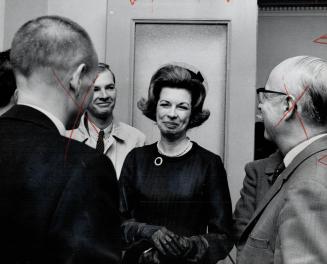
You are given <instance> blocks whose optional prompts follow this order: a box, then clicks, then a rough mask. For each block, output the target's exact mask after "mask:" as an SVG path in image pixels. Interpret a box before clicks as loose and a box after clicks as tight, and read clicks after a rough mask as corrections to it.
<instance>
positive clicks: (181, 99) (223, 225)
mask: <svg viewBox="0 0 327 264" xmlns="http://www.w3.org/2000/svg"><path fill="white" fill-rule="evenodd" d="M202 83H203V77H202V75H201V73H200V72H198V73H197V74H195V73H194V72H193V71H191V70H189V69H186V68H184V67H180V66H177V65H167V66H164V67H162V68H160V69H159V70H158V71H157V72H156V73H155V74H154V75H153V76H152V79H151V82H150V87H149V93H148V100H147V101H146V100H144V99H142V100H141V101H139V104H138V106H139V108H140V109H141V110H142V111H143V113H144V115H145V116H147V117H148V118H150V119H152V120H154V121H156V123H157V125H158V128H159V130H160V135H161V137H160V140H159V141H158V142H157V143H154V144H152V145H148V146H144V147H141V148H136V149H134V150H132V151H131V152H130V153H129V154H128V156H127V158H126V160H125V163H124V166H123V169H122V172H121V176H120V189H121V212H122V214H123V217H124V222H123V224H122V234H123V240H124V242H125V244H126V245H127V250H126V253H125V257H124V261H125V263H169V264H171V263H210V264H211V263H216V262H217V261H218V260H219V259H223V258H225V257H226V256H227V254H228V252H229V251H230V250H231V248H232V246H233V243H232V240H231V235H230V231H231V223H232V209H231V200H230V195H229V189H228V183H227V177H226V173H225V169H224V166H223V164H222V161H221V159H220V157H219V156H217V155H215V154H213V153H212V152H210V151H208V150H206V149H204V148H202V147H201V146H199V145H198V144H197V143H195V142H192V141H190V139H189V138H188V137H187V136H186V132H187V130H188V129H190V128H193V127H196V126H199V125H201V124H202V123H203V122H204V121H205V120H207V119H208V117H209V111H207V110H203V103H204V99H205V96H206V90H205V87H204V86H203V84H202Z"/></svg>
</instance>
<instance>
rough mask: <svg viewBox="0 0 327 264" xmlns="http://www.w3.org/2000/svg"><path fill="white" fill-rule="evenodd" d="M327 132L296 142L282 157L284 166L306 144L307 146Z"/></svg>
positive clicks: (288, 163)
mask: <svg viewBox="0 0 327 264" xmlns="http://www.w3.org/2000/svg"><path fill="white" fill-rule="evenodd" d="M326 135H327V133H324V134H320V135H317V136H314V137H312V138H309V139H307V140H305V141H303V142H301V143H300V144H298V145H297V146H295V147H294V148H292V149H291V150H290V151H289V152H288V153H287V154H286V155H285V157H284V164H285V167H287V166H288V165H290V163H291V162H292V161H293V160H294V159H295V157H296V156H297V155H298V154H299V153H300V152H301V151H302V150H304V149H305V148H306V147H307V146H309V145H310V144H311V143H313V142H314V141H316V140H318V139H319V138H321V137H323V136H326Z"/></svg>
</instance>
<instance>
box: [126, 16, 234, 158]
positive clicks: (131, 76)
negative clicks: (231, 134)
mask: <svg viewBox="0 0 327 264" xmlns="http://www.w3.org/2000/svg"><path fill="white" fill-rule="evenodd" d="M137 24H175V25H176V24H181V25H183V24H190V25H196V24H198V25H223V26H226V65H225V84H224V89H225V92H224V95H225V97H224V98H223V100H224V103H225V110H224V117H223V126H224V134H223V135H219V136H222V138H223V139H222V141H223V153H221V158H222V160H223V161H225V160H226V153H227V149H226V147H227V144H226V143H227V142H226V133H227V127H228V119H227V109H228V108H229V102H230V100H229V90H230V89H229V71H228V69H229V68H230V46H231V45H230V31H231V30H230V26H231V21H230V20H226V19H222V20H220V19H169V18H153V19H152V18H147V19H145V18H133V19H131V24H130V28H131V33H130V36H131V38H130V58H129V60H130V61H129V63H130V64H129V65H130V66H131V67H130V69H129V98H128V101H129V102H130V104H129V108H130V109H129V123H130V124H131V125H134V124H133V119H134V113H133V109H134V69H135V56H134V55H135V37H136V35H135V32H136V25H137Z"/></svg>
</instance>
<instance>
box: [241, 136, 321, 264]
mask: <svg viewBox="0 0 327 264" xmlns="http://www.w3.org/2000/svg"><path fill="white" fill-rule="evenodd" d="M326 232H327V136H325V137H322V138H320V139H318V140H317V141H315V142H313V143H311V144H310V145H309V146H308V147H307V148H305V149H304V150H303V151H302V152H301V153H299V154H298V155H297V156H296V157H295V159H294V160H293V161H292V162H291V164H290V165H289V166H288V167H287V168H286V169H285V170H284V171H283V172H282V174H281V175H280V176H279V177H278V178H277V180H276V182H275V183H274V185H273V186H272V187H271V188H270V190H269V191H268V193H267V195H266V196H265V197H264V198H263V201H262V203H260V205H259V207H258V208H257V210H256V211H255V212H254V215H253V216H252V218H251V220H250V222H249V223H248V225H247V226H246V228H245V230H244V232H243V234H242V236H241V238H240V240H239V247H241V248H242V251H241V252H240V254H239V255H238V259H237V263H239V264H266V263H267V264H268V263H274V264H279V263H283V264H309V263H310V264H311V263H312V264H323V263H324V264H325V263H326V261H327V249H326V245H327V233H326Z"/></svg>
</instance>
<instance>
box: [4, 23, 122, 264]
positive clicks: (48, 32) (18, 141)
mask: <svg viewBox="0 0 327 264" xmlns="http://www.w3.org/2000/svg"><path fill="white" fill-rule="evenodd" d="M10 55H11V62H12V65H13V69H14V72H15V76H16V82H17V89H18V102H17V105H15V106H13V107H12V108H11V109H10V110H9V111H8V112H6V113H5V114H4V115H3V116H1V117H0V149H1V152H0V172H1V175H0V234H1V236H0V242H1V245H2V246H1V254H0V260H1V261H0V262H1V263H42V264H43V263H56V264H60V263H92V264H97V263H101V264H102V263H111V264H114V263H115V264H116V263H120V253H121V251H120V250H121V247H120V232H119V230H120V218H119V213H118V204H119V198H118V197H119V196H118V188H117V181H116V175H115V170H114V168H113V165H112V163H111V162H110V160H109V159H108V158H107V157H106V156H104V155H102V154H99V153H98V152H96V151H95V150H93V149H91V148H89V147H87V146H85V145H83V144H82V143H80V142H77V141H74V140H69V139H67V138H65V137H63V135H64V134H65V129H68V128H72V124H74V123H77V121H78V117H79V113H81V112H82V111H83V110H84V109H85V108H86V107H87V105H88V103H89V101H90V99H91V96H92V93H90V92H89V91H90V90H92V84H93V82H94V80H95V78H96V67H97V64H98V59H97V55H96V52H95V50H94V47H93V44H92V42H91V40H90V38H89V36H88V34H87V33H86V32H85V30H84V29H83V28H82V27H81V26H79V25H78V24H76V23H75V22H73V21H71V20H69V19H66V18H62V17H57V16H45V17H39V18H37V19H33V20H31V21H28V22H27V23H25V24H24V25H23V26H22V27H21V28H20V29H19V30H18V32H17V33H16V34H15V36H14V39H13V42H12V49H11V54H10Z"/></svg>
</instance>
